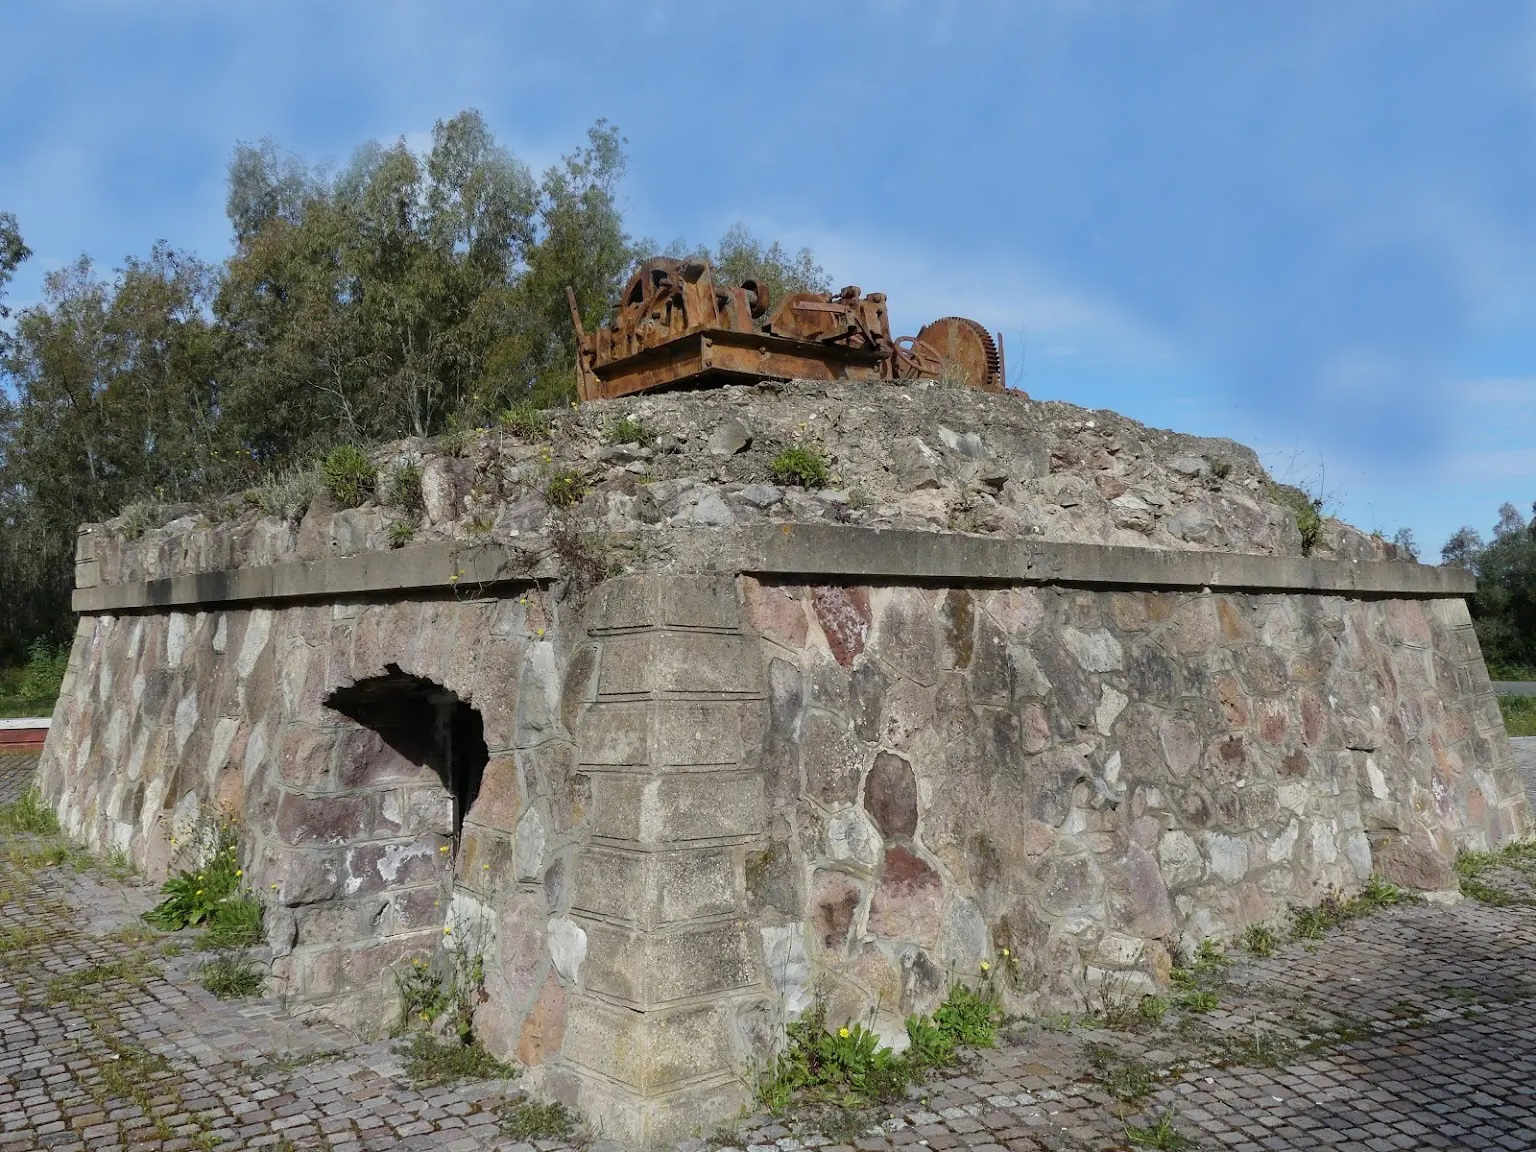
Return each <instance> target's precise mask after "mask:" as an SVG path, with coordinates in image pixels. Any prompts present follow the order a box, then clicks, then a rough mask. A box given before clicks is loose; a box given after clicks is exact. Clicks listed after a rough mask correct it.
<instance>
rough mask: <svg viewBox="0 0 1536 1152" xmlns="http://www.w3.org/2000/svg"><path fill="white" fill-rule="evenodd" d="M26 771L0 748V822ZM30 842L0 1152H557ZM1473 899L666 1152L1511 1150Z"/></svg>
mask: <svg viewBox="0 0 1536 1152" xmlns="http://www.w3.org/2000/svg"><path fill="white" fill-rule="evenodd" d="M1531 745H1536V741H1532V742H1531ZM1527 752H1536V747H1527V748H1525V749H1523V750H1522V755H1524V754H1525V753H1527ZM1533 759H1536V757H1533ZM1531 767H1532V768H1533V770H1536V765H1531ZM29 771H30V764H29V765H26V766H25V767H24V766H23V764H22V762H21V758H20V757H16V756H14V755H11V756H0V803H4V802H6V801H7V800H8V799H11V798H14V796H15V795H17V794H18V793H19V791H20V786H19V785H18V784H17V782H16V781H17V778H18V777H21V779H23V780H24V779H25V775H24V773H25V772H29ZM44 848H45V846H43V845H41V844H40V842H38V841H37V840H36V839H35V838H27V837H21V836H16V835H14V834H13V835H9V836H7V835H4V834H0V868H3V869H4V871H3V872H0V1152H22V1150H23V1149H25V1150H28V1152H30V1150H32V1149H44V1148H46V1149H81V1150H83V1149H89V1150H91V1152H95V1150H97V1149H103V1150H107V1149H130V1148H132V1149H167V1150H173V1152H174V1150H175V1149H247V1148H253V1149H254V1148H267V1149H275V1150H284V1149H294V1150H298V1149H331V1150H333V1152H342V1150H347V1152H353V1150H360V1149H416V1148H421V1149H427V1148H430V1149H448V1150H453V1152H459V1150H463V1152H468V1150H470V1149H476V1150H479V1149H495V1150H508V1149H517V1150H518V1152H530V1150H531V1149H533V1148H534V1147H537V1148H539V1149H541V1150H544V1152H552V1150H557V1149H562V1148H566V1147H569V1145H568V1144H561V1143H558V1142H554V1141H548V1140H543V1141H539V1142H537V1144H536V1145H534V1144H526V1143H523V1144H519V1143H514V1142H512V1140H511V1139H510V1138H509V1137H508V1136H507V1135H505V1134H504V1133H503V1132H502V1131H501V1130H500V1129H499V1128H498V1125H497V1119H496V1110H497V1108H498V1107H500V1106H501V1105H502V1104H503V1103H504V1102H505V1101H506V1100H507V1099H508V1093H510V1092H512V1091H513V1086H512V1085H511V1084H509V1083H507V1082H503V1081H489V1082H476V1083H471V1084H467V1085H463V1086H460V1087H457V1088H442V1089H435V1090H432V1089H417V1088H413V1087H412V1086H411V1085H410V1083H409V1081H408V1080H407V1078H406V1077H405V1075H404V1072H403V1070H402V1068H401V1065H400V1061H399V1060H398V1059H397V1058H396V1057H395V1056H394V1055H393V1054H392V1052H391V1049H390V1045H389V1044H388V1043H374V1044H359V1043H357V1042H356V1041H355V1040H353V1039H352V1038H350V1037H348V1036H346V1035H344V1034H342V1033H339V1032H336V1031H334V1030H332V1029H329V1028H326V1027H317V1026H311V1025H306V1024H304V1023H302V1022H299V1021H297V1020H294V1019H292V1018H289V1017H287V1016H285V1015H284V1014H283V1013H282V1011H281V1010H280V1008H279V1006H278V1005H277V1004H276V1003H275V1002H274V1001H271V1000H247V1001H218V1000H215V999H214V998H213V997H212V996H210V995H209V994H208V993H206V992H204V991H203V989H202V988H201V987H200V986H199V985H198V984H197V982H196V980H195V979H194V976H193V972H194V970H195V965H196V963H198V962H199V961H198V959H197V958H196V957H195V956H181V957H171V958H167V957H165V956H164V955H162V952H163V946H162V941H161V938H159V937H158V936H156V935H155V934H151V933H147V932H145V931H144V930H143V929H142V928H140V927H138V926H137V925H138V921H137V917H138V915H139V914H140V913H141V912H142V911H143V910H144V909H145V908H147V907H148V906H149V905H150V903H151V902H152V900H153V896H154V894H153V892H152V891H150V890H149V889H147V888H146V887H145V886H143V885H141V884H137V883H135V882H133V881H132V880H131V879H125V878H122V877H114V876H113V875H112V874H111V872H110V869H107V868H105V867H104V866H102V865H92V864H89V863H88V862H85V861H82V860H79V859H77V858H74V857H68V858H66V859H65V860H64V861H63V862H62V863H54V862H53V860H54V859H56V858H57V857H58V856H59V855H60V853H58V852H57V851H54V852H53V853H52V854H51V855H50V854H49V852H48V851H46V850H44ZM1483 879H1484V880H1485V881H1488V882H1489V883H1490V884H1491V885H1492V886H1493V887H1495V888H1497V889H1498V890H1499V891H1502V892H1504V893H1505V894H1506V898H1507V900H1508V901H1509V903H1507V904H1506V905H1504V906H1497V907H1495V906H1490V905H1487V904H1482V903H1476V902H1473V901H1470V900H1469V901H1463V902H1461V903H1458V904H1454V905H1449V906H1442V905H1435V904H1415V905H1411V906H1406V907H1401V908H1396V909H1391V910H1387V911H1384V912H1381V913H1378V914H1377V915H1374V916H1371V917H1369V918H1365V919H1361V920H1357V921H1354V922H1352V923H1350V924H1348V925H1347V926H1346V927H1344V928H1342V929H1338V930H1335V931H1332V932H1330V933H1329V934H1328V935H1327V936H1326V938H1324V939H1322V940H1319V941H1315V942H1303V943H1292V944H1288V945H1286V946H1285V947H1283V948H1281V949H1280V950H1278V951H1277V952H1276V953H1275V954H1274V955H1273V956H1271V957H1269V958H1267V959H1259V958H1256V957H1251V956H1247V955H1245V954H1242V953H1239V952H1234V953H1233V955H1232V959H1233V963H1232V964H1231V966H1230V968H1228V969H1227V970H1226V971H1225V972H1217V973H1214V974H1212V975H1211V976H1210V977H1209V980H1208V982H1207V987H1208V990H1209V991H1210V992H1211V994H1212V996H1213V997H1214V998H1215V1005H1214V1006H1213V1007H1209V1009H1208V1010H1207V1011H1203V1012H1201V1011H1195V1010H1193V1009H1192V1008H1181V1007H1177V1006H1175V1007H1173V1008H1171V1010H1170V1011H1169V1012H1168V1014H1167V1016H1166V1017H1164V1018H1163V1019H1162V1020H1161V1021H1160V1022H1158V1023H1153V1022H1151V1021H1149V1020H1148V1019H1146V1018H1145V1017H1144V1016H1143V1015H1142V1014H1141V1013H1139V1012H1138V1011H1135V1010H1126V1009H1123V1008H1122V1007H1121V1006H1119V1005H1116V1004H1115V1003H1114V998H1113V996H1106V998H1105V1003H1104V1004H1103V1005H1102V1006H1101V1011H1100V1012H1099V1014H1098V1016H1097V1017H1089V1018H1085V1019H1082V1020H1078V1021H1075V1022H1066V1021H1059V1022H1053V1023H1039V1022H1036V1023H1030V1024H1027V1025H1021V1026H1018V1027H1016V1028H1014V1029H1011V1030H1009V1031H1008V1032H1007V1033H1006V1034H1005V1036H1004V1039H1003V1042H1002V1044H1001V1045H1000V1046H999V1047H998V1048H997V1049H995V1050H989V1051H985V1052H981V1053H977V1054H976V1055H975V1056H974V1057H973V1058H972V1060H971V1063H970V1065H969V1066H968V1067H967V1068H965V1069H963V1070H961V1071H960V1072H958V1073H957V1074H954V1075H951V1076H948V1077H946V1078H942V1079H937V1080H935V1081H933V1082H931V1083H929V1084H927V1085H924V1086H923V1087H922V1088H921V1089H918V1090H914V1092H913V1095H912V1097H911V1099H910V1100H909V1101H908V1102H907V1103H906V1105H905V1106H903V1107H899V1108H894V1109H885V1110H881V1111H878V1112H871V1113H865V1114H846V1113H845V1114H837V1113H833V1114H822V1115H820V1116H816V1117H813V1116H810V1115H801V1116H798V1117H795V1116H790V1117H780V1118H773V1117H766V1116H763V1117H756V1118H753V1119H750V1120H748V1121H746V1122H745V1123H743V1124H742V1125H740V1126H739V1127H738V1128H737V1129H735V1130H734V1131H729V1130H722V1131H721V1132H720V1133H718V1134H716V1137H715V1139H714V1140H710V1141H705V1140H695V1141H690V1142H688V1143H687V1144H686V1145H684V1147H687V1148H691V1149H698V1148H702V1147H704V1146H705V1145H706V1143H707V1144H709V1145H712V1146H717V1145H720V1144H724V1145H725V1146H726V1147H735V1148H739V1149H751V1150H752V1152H766V1150H767V1149H779V1150H786V1152H787V1150H790V1149H796V1148H823V1149H826V1150H828V1152H831V1150H833V1149H838V1150H845V1149H855V1148H856V1149H869V1150H874V1149H890V1148H912V1147H928V1148H936V1149H946V1148H974V1149H984V1150H986V1152H998V1150H1000V1149H1006V1150H1009V1152H1022V1150H1029V1152H1038V1150H1044V1149H1054V1150H1068V1149H1094V1150H1108V1149H1119V1148H1128V1147H1170V1148H1171V1147H1195V1148H1205V1149H1212V1150H1216V1149H1222V1150H1226V1149H1232V1150H1236V1152H1261V1150H1262V1152H1279V1150H1285V1149H1319V1148H1340V1149H1364V1150H1368V1152H1385V1150H1388V1149H1429V1148H1465V1149H1484V1148H1486V1149H1509V1150H1514V1149H1529V1148H1536V895H1533V892H1536V889H1533V887H1532V884H1531V878H1530V875H1529V874H1528V873H1527V872H1526V871H1524V870H1522V869H1521V868H1519V867H1514V866H1511V867H1505V868H1501V869H1497V870H1495V871H1493V872H1490V873H1488V874H1486V875H1485V876H1484V877H1483ZM1159 1124H1162V1125H1163V1129H1162V1131H1161V1132H1159V1131H1157V1128H1158V1125H1159ZM1180 1140H1183V1141H1187V1143H1181V1142H1180ZM609 1147H610V1148H611V1147H612V1146H611V1145H610V1146H609Z"/></svg>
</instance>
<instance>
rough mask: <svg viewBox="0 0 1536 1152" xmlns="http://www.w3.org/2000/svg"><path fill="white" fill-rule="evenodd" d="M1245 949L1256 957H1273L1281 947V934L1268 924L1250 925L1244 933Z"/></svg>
mask: <svg viewBox="0 0 1536 1152" xmlns="http://www.w3.org/2000/svg"><path fill="white" fill-rule="evenodd" d="M1243 947H1244V948H1246V949H1247V950H1248V951H1249V952H1252V953H1253V954H1254V955H1255V956H1273V955H1274V954H1275V949H1276V948H1278V947H1280V934H1279V933H1278V932H1276V931H1275V930H1274V929H1273V928H1271V927H1270V926H1269V925H1268V924H1250V925H1248V930H1247V931H1246V932H1244V933H1243Z"/></svg>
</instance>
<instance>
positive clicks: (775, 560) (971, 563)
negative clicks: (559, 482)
mask: <svg viewBox="0 0 1536 1152" xmlns="http://www.w3.org/2000/svg"><path fill="white" fill-rule="evenodd" d="M605 543H606V544H610V545H612V546H613V547H614V548H615V549H621V550H623V551H625V552H627V553H629V554H631V555H633V556H634V557H635V558H636V559H637V560H638V561H639V562H640V566H641V567H652V568H655V569H661V570H676V571H692V572H708V571H714V572H745V573H750V574H753V575H759V576H777V577H797V576H798V577H810V578H821V579H826V580H828V581H834V582H835V581H850V580H857V581H876V582H890V581H917V582H924V583H946V584H1071V585H1081V586H1088V587H1119V588H1146V589H1169V590H1178V589H1195V590H1198V589H1204V588H1210V589H1222V590H1226V591H1252V592H1308V593H1313V594H1317V595H1341V596H1392V597H1403V598H1410V599H1420V598H1429V597H1459V596H1467V595H1470V594H1471V593H1472V592H1473V591H1474V590H1475V588H1476V582H1475V580H1474V579H1473V577H1472V575H1471V574H1470V573H1468V572H1466V571H1464V570H1462V569H1460V568H1448V567H1447V568H1435V567H1430V566H1428V565H1423V564H1404V563H1398V562H1389V561H1361V562H1352V561H1341V560H1317V559H1313V558H1311V557H1305V556H1250V555H1239V554H1234V553H1230V552H1194V551H1190V552H1173V551H1163V550H1159V549H1153V548H1123V547H1117V546H1112V545H1105V544H1061V543H1050V542H1046V541H1040V540H1031V539H1027V538H1022V539H1021V538H999V537H989V536H967V535H962V534H959V533H953V532H913V531H907V530H897V529H879V528H860V527H851V526H846V525H837V524H770V525H760V526H753V527H749V528H729V529H712V528H668V529H655V530H651V531H645V532H629V533H617V534H614V535H613V536H611V537H610V538H609V539H608V540H606V541H605ZM559 574H560V568H559V563H558V560H557V559H556V557H555V556H554V554H553V549H552V546H551V542H550V541H548V540H546V539H543V538H539V537H526V538H524V539H523V540H522V541H520V542H519V544H518V546H517V547H515V548H514V547H507V546H504V545H500V544H472V543H466V542H451V543H440V544H423V545H418V546H415V547H411V548H402V549H399V550H398V551H393V552H369V553H365V554H362V555H358V556H346V557H336V558H334V559H326V560H314V561H292V562H290V563H285V564H273V565H268V566H265V567H253V568H236V569H229V570H225V571H219V572H202V573H196V574H193V575H187V576H173V577H168V578H166V579H162V580H148V581H140V582H135V583H126V584H102V585H98V586H96V587H82V588H78V589H76V591H75V594H74V601H73V606H74V609H75V611H77V612H83V613H101V612H136V611H156V610H165V609H171V608H181V609H188V608H193V607H195V606H199V605H218V604H234V603H249V602H264V601H286V600H326V599H343V598H353V597H359V596H381V595H383V596H387V595H389V594H391V593H402V592H424V591H434V590H435V591H438V592H448V591H453V590H456V589H477V590H483V589H485V588H488V587H491V586H498V587H499V586H503V585H527V584H530V583H533V582H535V581H538V580H550V579H554V578H556V577H558V576H559Z"/></svg>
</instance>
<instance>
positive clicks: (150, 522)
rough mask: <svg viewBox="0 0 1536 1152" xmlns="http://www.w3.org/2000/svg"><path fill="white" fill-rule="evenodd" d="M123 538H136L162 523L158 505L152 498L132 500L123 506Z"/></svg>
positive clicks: (121, 514)
mask: <svg viewBox="0 0 1536 1152" xmlns="http://www.w3.org/2000/svg"><path fill="white" fill-rule="evenodd" d="M120 516H121V519H122V522H123V539H125V540H137V539H138V538H139V537H140V536H143V535H144V533H146V532H148V531H149V530H150V529H151V528H157V527H159V526H160V524H161V523H162V517H161V515H160V507H159V505H157V504H156V503H155V502H154V501H153V500H133V501H131V502H129V503H128V504H125V505H124V506H123V510H122V512H121V513H120Z"/></svg>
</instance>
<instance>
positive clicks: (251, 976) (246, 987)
mask: <svg viewBox="0 0 1536 1152" xmlns="http://www.w3.org/2000/svg"><path fill="white" fill-rule="evenodd" d="M198 980H199V981H200V982H201V983H202V986H203V987H204V988H206V989H207V990H208V991H210V992H212V993H213V994H214V995H215V996H217V997H218V998H219V999H220V1000H234V999H237V998H239V997H242V996H260V995H261V994H262V992H263V991H265V989H266V986H267V978H266V977H265V976H263V975H262V973H261V969H260V968H258V967H257V966H256V965H255V964H253V963H252V962H251V960H250V959H249V958H248V957H247V956H246V955H245V954H244V953H242V952H222V953H220V954H219V955H218V956H216V957H214V958H213V959H212V960H209V961H208V962H207V963H206V964H204V965H203V966H202V968H201V969H200V970H199V971H198Z"/></svg>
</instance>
